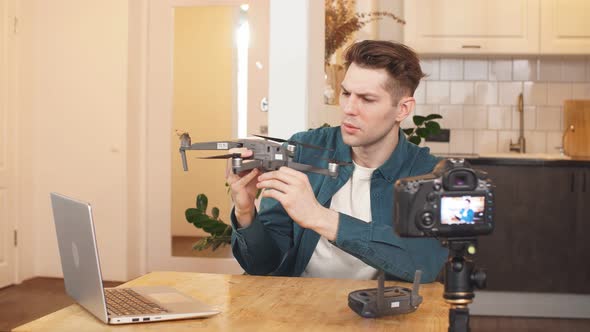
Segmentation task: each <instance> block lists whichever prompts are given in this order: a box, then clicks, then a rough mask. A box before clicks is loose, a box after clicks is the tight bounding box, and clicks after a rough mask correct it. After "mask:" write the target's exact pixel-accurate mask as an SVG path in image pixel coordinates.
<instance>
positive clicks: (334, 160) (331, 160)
mask: <svg viewBox="0 0 590 332" xmlns="http://www.w3.org/2000/svg"><path fill="white" fill-rule="evenodd" d="M315 157H316V158H318V159H322V160H326V161H327V162H329V163H330V164H336V165H338V166H350V165H352V162H349V161H341V160H336V159H330V158H325V157H321V156H315Z"/></svg>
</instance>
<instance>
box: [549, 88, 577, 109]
mask: <svg viewBox="0 0 590 332" xmlns="http://www.w3.org/2000/svg"><path fill="white" fill-rule="evenodd" d="M571 98H572V84H571V83H549V85H548V87H547V105H552V106H561V105H563V101H564V100H566V99H571Z"/></svg>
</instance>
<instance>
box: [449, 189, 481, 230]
mask: <svg viewBox="0 0 590 332" xmlns="http://www.w3.org/2000/svg"><path fill="white" fill-rule="evenodd" d="M483 219H484V196H443V197H441V202H440V221H441V224H443V225H456V224H475V223H480V222H483Z"/></svg>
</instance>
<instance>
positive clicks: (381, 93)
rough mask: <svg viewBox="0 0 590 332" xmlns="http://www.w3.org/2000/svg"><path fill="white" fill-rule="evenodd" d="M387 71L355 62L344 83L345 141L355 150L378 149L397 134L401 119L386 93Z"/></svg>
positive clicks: (343, 125)
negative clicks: (360, 148)
mask: <svg viewBox="0 0 590 332" xmlns="http://www.w3.org/2000/svg"><path fill="white" fill-rule="evenodd" d="M387 79H388V75H387V72H386V71H385V69H369V68H361V67H359V66H358V65H356V64H355V63H352V64H351V65H350V67H349V68H348V70H347V71H346V76H345V77H344V80H343V82H342V94H341V95H340V109H341V110H342V113H343V119H342V126H341V129H340V130H341V132H342V138H343V140H344V143H346V144H348V145H350V146H352V147H370V146H379V143H380V142H382V141H384V140H389V139H391V137H392V135H396V136H397V135H398V133H397V130H396V131H392V130H393V128H394V126H395V125H396V121H400V122H401V120H403V118H402V119H401V120H400V119H398V117H399V116H398V115H399V114H398V113H399V111H398V109H399V108H398V107H397V104H394V102H397V101H394V100H392V98H391V95H390V93H389V92H388V91H387V90H385V83H386V81H387Z"/></svg>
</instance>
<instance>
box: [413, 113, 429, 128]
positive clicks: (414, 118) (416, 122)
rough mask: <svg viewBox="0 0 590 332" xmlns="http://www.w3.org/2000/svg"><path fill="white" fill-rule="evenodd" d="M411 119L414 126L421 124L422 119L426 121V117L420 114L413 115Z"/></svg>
mask: <svg viewBox="0 0 590 332" xmlns="http://www.w3.org/2000/svg"><path fill="white" fill-rule="evenodd" d="M412 120H413V121H414V124H415V125H416V126H421V125H422V124H423V123H424V121H426V118H425V117H423V116H420V115H414V117H413V118H412Z"/></svg>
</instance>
